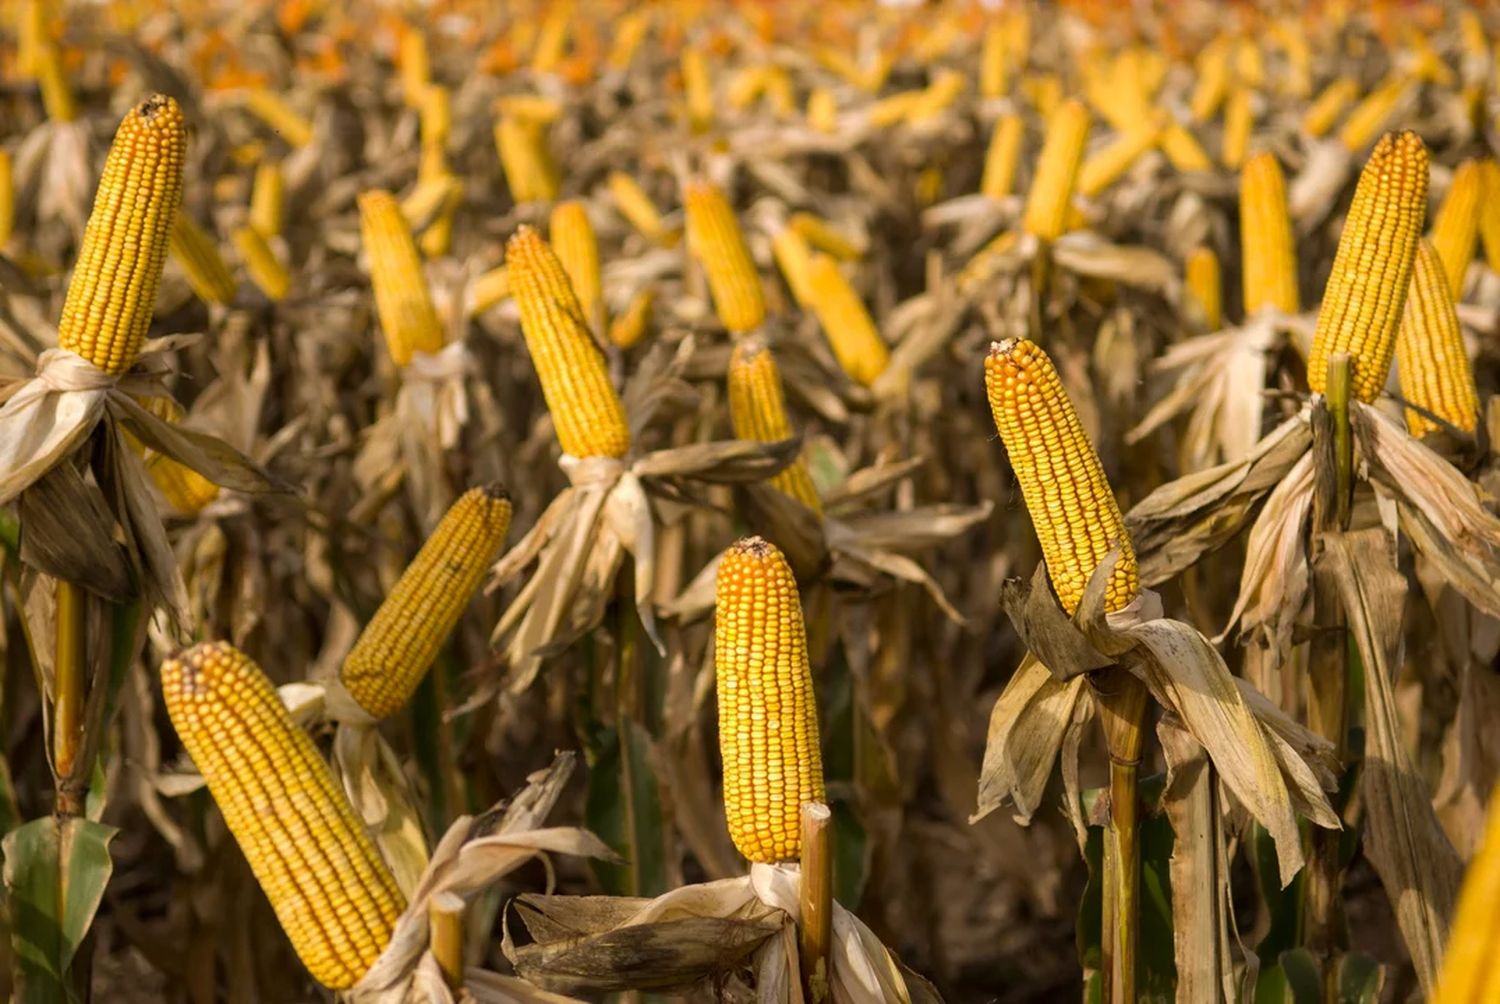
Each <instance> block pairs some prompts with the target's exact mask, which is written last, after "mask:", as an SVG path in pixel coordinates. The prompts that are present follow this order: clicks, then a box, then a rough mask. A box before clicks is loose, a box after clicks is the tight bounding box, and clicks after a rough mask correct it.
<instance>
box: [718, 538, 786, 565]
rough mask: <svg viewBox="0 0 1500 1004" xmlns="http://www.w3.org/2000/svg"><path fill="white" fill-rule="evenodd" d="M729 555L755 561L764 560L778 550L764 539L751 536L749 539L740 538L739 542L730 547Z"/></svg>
mask: <svg viewBox="0 0 1500 1004" xmlns="http://www.w3.org/2000/svg"><path fill="white" fill-rule="evenodd" d="M729 553H730V554H742V555H744V556H745V557H747V558H755V559H757V560H761V559H764V558H769V557H770V556H771V555H773V554H777V553H779V549H778V548H777V547H776V545H775V544H773V543H771V542H770V541H769V540H767V539H766V538H764V537H761V536H759V535H752V536H749V537H741V538H740V539H739V540H737V541H735V542H734V543H733V544H732V545H731V546H730V548H729Z"/></svg>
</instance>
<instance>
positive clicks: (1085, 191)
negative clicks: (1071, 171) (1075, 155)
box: [1078, 125, 1161, 198]
mask: <svg viewBox="0 0 1500 1004" xmlns="http://www.w3.org/2000/svg"><path fill="white" fill-rule="evenodd" d="M1160 136H1161V130H1160V129H1158V128H1157V127H1156V126H1154V125H1146V126H1141V127H1137V128H1135V129H1133V130H1132V131H1130V132H1124V133H1120V134H1119V135H1118V136H1116V137H1115V138H1114V139H1112V140H1110V141H1109V143H1107V144H1105V145H1104V146H1102V147H1100V148H1099V149H1098V150H1097V151H1095V152H1094V153H1093V154H1092V155H1091V156H1090V157H1089V158H1088V159H1087V160H1085V161H1084V162H1083V166H1082V167H1080V168H1079V169H1078V194H1079V195H1082V196H1084V197H1085V198H1093V197H1094V196H1096V195H1098V194H1099V193H1100V192H1102V191H1104V190H1105V189H1106V188H1108V187H1109V186H1110V185H1113V184H1114V183H1115V182H1116V181H1118V180H1119V179H1120V177H1121V176H1122V175H1124V173H1125V172H1126V171H1128V170H1130V167H1131V165H1132V164H1134V163H1135V162H1136V161H1137V160H1139V159H1140V156H1141V154H1143V153H1145V152H1146V151H1147V150H1149V149H1151V148H1152V147H1153V146H1155V145H1156V142H1157V140H1158V139H1159V138H1160Z"/></svg>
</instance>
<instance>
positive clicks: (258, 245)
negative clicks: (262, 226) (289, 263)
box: [229, 227, 292, 303]
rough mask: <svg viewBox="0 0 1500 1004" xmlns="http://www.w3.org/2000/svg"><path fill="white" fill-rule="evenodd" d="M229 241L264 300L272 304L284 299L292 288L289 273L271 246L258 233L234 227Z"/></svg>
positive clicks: (247, 228) (245, 228)
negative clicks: (263, 295)
mask: <svg viewBox="0 0 1500 1004" xmlns="http://www.w3.org/2000/svg"><path fill="white" fill-rule="evenodd" d="M229 239H230V240H231V241H232V242H233V243H234V248H235V250H236V251H238V252H239V255H240V261H242V262H244V263H245V271H246V272H248V273H250V281H251V282H253V283H255V285H256V287H257V288H259V289H260V291H261V292H262V293H264V294H265V295H266V299H268V300H270V301H271V302H273V303H276V302H279V301H281V300H283V299H285V298H286V294H287V292H288V291H289V290H290V289H291V288H292V276H291V273H290V272H288V271H287V269H286V266H285V265H283V264H282V263H281V261H280V259H278V258H277V257H276V252H274V251H272V250H271V245H269V244H267V243H266V239H265V238H264V237H262V236H261V235H260V232H259V231H257V230H252V229H251V228H250V227H236V228H235V229H234V232H233V233H232V234H230V235H229Z"/></svg>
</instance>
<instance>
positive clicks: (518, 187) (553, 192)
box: [495, 115, 558, 202]
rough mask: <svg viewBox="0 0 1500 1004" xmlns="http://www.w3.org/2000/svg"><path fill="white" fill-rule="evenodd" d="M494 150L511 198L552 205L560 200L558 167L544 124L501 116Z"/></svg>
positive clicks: (510, 116)
mask: <svg viewBox="0 0 1500 1004" xmlns="http://www.w3.org/2000/svg"><path fill="white" fill-rule="evenodd" d="M495 147H496V149H497V150H499V153H500V167H501V169H502V170H504V172H505V183H506V185H507V186H509V188H510V194H511V198H513V199H515V201H516V202H551V201H552V200H553V199H555V198H557V185H558V179H557V165H556V164H554V163H553V160H552V153H551V151H550V150H548V148H547V127H546V125H545V124H543V123H539V122H535V121H532V120H530V119H523V118H520V117H517V116H512V115H501V116H500V121H499V122H497V123H495Z"/></svg>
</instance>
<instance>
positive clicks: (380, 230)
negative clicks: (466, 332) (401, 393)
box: [359, 189, 446, 366]
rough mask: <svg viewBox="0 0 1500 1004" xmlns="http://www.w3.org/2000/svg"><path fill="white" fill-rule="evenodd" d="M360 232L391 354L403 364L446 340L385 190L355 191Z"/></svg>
mask: <svg viewBox="0 0 1500 1004" xmlns="http://www.w3.org/2000/svg"><path fill="white" fill-rule="evenodd" d="M359 232H360V238H361V240H362V241H363V242H364V247H365V254H366V255H368V256H369V261H370V283H371V285H373V286H374V287H375V309H376V312H377V313H378V314H379V315H380V327H381V330H383V331H384V332H385V344H386V347H387V348H388V349H389V350H390V353H391V358H392V359H393V360H395V363H396V365H397V366H405V365H406V364H407V363H409V362H411V357H412V356H413V355H414V354H415V353H417V352H426V353H428V354H432V353H435V352H439V351H441V350H442V348H443V344H444V342H445V340H446V339H445V338H444V337H443V326H442V324H441V323H440V322H439V321H438V316H437V310H436V309H434V308H433V305H432V296H431V294H430V293H429V292H428V291H427V280H426V278H425V277H424V276H423V274H422V259H421V258H420V257H419V256H418V254H417V244H416V241H414V240H412V236H411V230H409V229H408V228H407V226H406V220H404V219H403V218H402V217H401V207H400V206H399V205H398V204H397V203H396V199H395V197H394V196H392V195H391V193H390V192H385V191H381V190H379V189H376V190H374V191H369V192H364V193H362V194H361V195H360V197H359Z"/></svg>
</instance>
